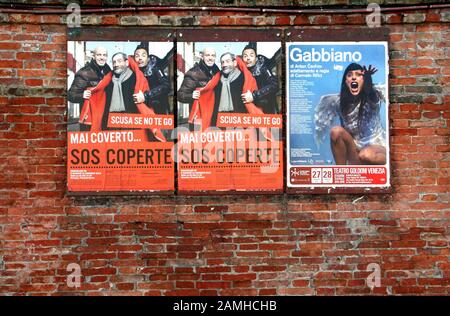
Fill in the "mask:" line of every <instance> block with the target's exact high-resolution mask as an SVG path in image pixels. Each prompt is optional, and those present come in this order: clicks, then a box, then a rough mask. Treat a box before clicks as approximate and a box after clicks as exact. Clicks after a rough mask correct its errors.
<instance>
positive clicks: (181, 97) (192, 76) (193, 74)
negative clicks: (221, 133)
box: [177, 47, 219, 129]
mask: <svg viewBox="0 0 450 316" xmlns="http://www.w3.org/2000/svg"><path fill="white" fill-rule="evenodd" d="M215 62H216V51H215V49H214V48H212V47H205V48H204V49H203V51H202V59H201V60H200V61H199V62H198V63H195V65H194V67H192V68H191V69H190V70H188V71H187V72H186V73H185V74H184V79H183V82H182V83H181V86H180V89H178V92H177V99H178V101H179V102H182V103H188V104H189V113H190V112H191V111H192V104H193V103H194V100H197V99H199V98H200V92H199V91H196V89H197V88H202V87H204V86H206V84H207V83H208V82H209V81H210V80H211V78H212V77H213V76H214V75H215V74H216V73H217V72H219V67H217V65H216V64H215ZM190 128H191V129H192V128H193V126H192V125H191V126H190Z"/></svg>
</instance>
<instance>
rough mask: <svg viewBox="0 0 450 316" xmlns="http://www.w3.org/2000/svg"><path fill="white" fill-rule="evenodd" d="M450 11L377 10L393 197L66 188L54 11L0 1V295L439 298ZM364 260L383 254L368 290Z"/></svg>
mask: <svg viewBox="0 0 450 316" xmlns="http://www.w3.org/2000/svg"><path fill="white" fill-rule="evenodd" d="M55 2H58V1H55ZM94 2H96V1H92V3H94ZM97 2H99V1H97ZM183 2H186V3H187V2H189V1H183ZM193 2H195V1H193ZM212 2H215V1H212ZM236 2H237V1H233V3H236ZM241 2H242V1H241ZM244 2H255V1H244ZM256 2H258V3H259V2H260V1H256ZM311 2H314V1H311ZM337 2H339V1H336V3H337ZM344 2H345V1H344ZM213 4H214V3H213ZM229 16H230V17H229ZM449 19H450V12H449V10H448V9H431V10H422V11H417V10H416V11H408V12H405V13H401V12H396V13H394V12H392V13H389V12H387V13H385V14H384V16H383V25H384V26H387V27H389V29H390V58H391V59H390V67H391V68H390V73H391V75H390V91H391V95H390V101H391V106H390V113H389V114H390V119H391V121H390V126H391V139H390V141H391V155H392V170H393V171H392V173H393V174H392V185H393V192H392V193H390V194H382V195H362V194H359V195H317V196H312V195H296V196H287V195H279V196H263V195H261V196H225V197H220V198H217V197H181V196H176V197H68V196H66V193H65V180H66V174H65V168H66V125H65V122H66V116H65V108H66V98H65V95H66V61H65V57H66V55H65V51H66V26H65V24H64V21H65V17H64V16H61V15H36V14H25V13H22V14H19V13H16V14H12V13H11V14H9V13H0V109H1V111H0V170H1V174H2V177H1V180H0V294H1V295H12V294H14V295H98V294H100V295H103V294H120V295H125V294H126V295H176V294H187V295H207V294H210V295H217V294H218V295H231V294H232V295H239V294H246V295H264V294H270V295H271V294H276V295H299V294H319V295H320V294H371V293H372V294H446V295H448V294H449V293H450V287H449V281H450V263H449V254H450V251H449V233H450V229H449V227H450V225H449V215H450V213H449V193H448V188H449V170H450V159H449V158H450V156H449V150H450V146H449V134H450V128H449V126H450V105H449V103H450V97H449V81H450V70H449V60H450V59H449V43H450V34H449V24H448V22H449ZM364 21H365V18H364V16H363V15H360V14H350V15H344V14H334V15H283V14H279V15H275V14H262V13H254V14H246V13H236V12H227V11H224V12H213V13H211V14H210V13H209V12H202V11H161V12H158V13H157V14H156V15H154V14H153V13H152V12H140V13H139V14H138V15H136V13H117V14H116V13H113V14H100V15H87V16H83V18H82V22H83V24H84V25H123V26H126V25H154V26H162V27H167V26H178V25H181V24H183V25H186V26H197V25H201V26H211V27H212V26H214V27H224V28H225V27H227V26H233V27H236V26H247V27H248V26H251V27H266V26H277V27H282V28H285V27H292V26H299V27H304V28H310V27H318V26H320V27H331V28H333V27H339V26H341V27H342V26H344V27H345V26H346V25H349V24H351V25H353V26H364ZM70 263H77V264H79V265H80V266H81V273H82V276H83V277H82V282H81V287H80V288H70V287H68V286H67V284H66V278H67V275H68V274H69V272H67V271H66V267H67V265H68V264H70ZM369 263H377V264H379V265H380V267H381V276H382V278H381V287H379V288H374V289H373V291H372V290H371V289H370V288H369V287H368V286H366V277H367V276H368V275H369V273H370V272H367V271H366V267H367V265H368V264H369Z"/></svg>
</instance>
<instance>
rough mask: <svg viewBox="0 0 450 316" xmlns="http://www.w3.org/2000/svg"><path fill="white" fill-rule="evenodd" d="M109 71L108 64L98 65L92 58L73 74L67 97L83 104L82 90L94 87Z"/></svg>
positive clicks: (71, 100)
mask: <svg viewBox="0 0 450 316" xmlns="http://www.w3.org/2000/svg"><path fill="white" fill-rule="evenodd" d="M110 71H111V68H109V66H108V64H105V66H103V67H100V66H99V65H97V63H96V62H95V61H94V60H93V59H92V60H91V61H90V62H89V63H88V64H87V65H86V66H84V67H83V68H81V69H80V70H78V71H77V73H76V74H75V78H74V79H73V82H72V85H71V86H70V89H69V91H68V92H67V99H68V100H69V101H70V102H73V103H79V104H83V102H84V99H83V92H84V90H86V88H90V87H95V86H96V85H97V84H98V83H99V82H100V80H102V79H103V77H104V76H105V75H106V74H107V73H109V72H110Z"/></svg>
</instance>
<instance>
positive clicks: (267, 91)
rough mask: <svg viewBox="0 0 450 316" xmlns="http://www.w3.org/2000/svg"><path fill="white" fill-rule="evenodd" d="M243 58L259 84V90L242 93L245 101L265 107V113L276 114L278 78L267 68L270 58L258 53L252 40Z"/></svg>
mask: <svg viewBox="0 0 450 316" xmlns="http://www.w3.org/2000/svg"><path fill="white" fill-rule="evenodd" d="M242 60H243V61H244V62H245V64H246V66H247V68H248V70H250V72H251V73H252V75H253V77H255V79H256V83H257V84H258V90H255V91H253V92H250V91H247V92H245V93H243V94H242V99H243V101H244V102H245V103H248V102H254V103H255V104H256V105H257V106H259V107H261V108H262V109H263V111H264V113H268V114H276V113H277V109H278V106H277V99H276V98H277V97H276V94H277V92H278V78H277V77H276V76H275V75H273V74H272V72H271V71H270V70H269V69H267V67H266V64H267V62H268V58H267V57H265V56H263V55H257V53H256V43H254V42H251V43H249V44H248V45H247V46H245V48H244V50H243V51H242Z"/></svg>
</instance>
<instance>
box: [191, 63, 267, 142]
mask: <svg viewBox="0 0 450 316" xmlns="http://www.w3.org/2000/svg"><path fill="white" fill-rule="evenodd" d="M236 61H237V67H238V69H239V70H240V71H241V72H242V73H243V74H244V85H243V86H242V93H246V92H247V91H250V92H251V93H253V91H255V90H257V89H258V85H257V83H256V79H255V78H254V77H253V75H252V73H251V72H250V70H248V68H247V66H246V65H245V63H244V62H243V61H242V59H241V58H240V57H236ZM220 76H221V72H218V73H216V74H215V75H214V77H213V78H212V79H211V80H210V81H209V82H208V83H207V84H206V86H204V87H203V88H197V89H196V90H198V91H200V98H199V99H198V100H194V103H193V104H192V111H191V113H190V115H189V123H194V120H195V119H196V118H197V119H201V121H202V131H204V130H206V129H207V128H208V127H210V126H211V119H212V115H213V111H214V103H215V94H214V88H215V87H216V86H217V84H218V83H219V81H220ZM245 107H246V108H247V111H248V113H250V114H264V112H263V110H261V109H260V108H259V107H257V106H256V105H255V104H254V103H253V102H252V103H245ZM261 130H262V132H263V135H264V137H266V138H267V139H269V140H271V138H272V137H271V135H270V132H269V131H268V130H267V129H266V128H262V129H261Z"/></svg>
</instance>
